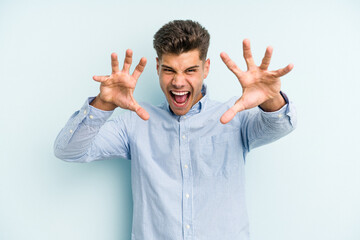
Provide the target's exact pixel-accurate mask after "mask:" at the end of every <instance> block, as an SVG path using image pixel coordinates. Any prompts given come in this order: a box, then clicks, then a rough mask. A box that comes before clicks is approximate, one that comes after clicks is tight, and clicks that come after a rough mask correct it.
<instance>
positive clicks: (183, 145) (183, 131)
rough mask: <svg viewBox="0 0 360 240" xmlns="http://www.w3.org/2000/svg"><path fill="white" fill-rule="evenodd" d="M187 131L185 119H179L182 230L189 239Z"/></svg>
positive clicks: (189, 177) (190, 233)
mask: <svg viewBox="0 0 360 240" xmlns="http://www.w3.org/2000/svg"><path fill="white" fill-rule="evenodd" d="M188 134H189V131H188V124H187V121H185V118H184V119H180V131H179V140H180V154H181V156H180V159H181V166H182V177H183V188H182V205H183V206H182V209H183V213H182V214H183V231H184V236H185V239H191V238H192V235H193V230H192V229H193V228H192V227H191V226H192V198H191V194H192V185H193V178H192V171H191V165H190V148H189V135H188Z"/></svg>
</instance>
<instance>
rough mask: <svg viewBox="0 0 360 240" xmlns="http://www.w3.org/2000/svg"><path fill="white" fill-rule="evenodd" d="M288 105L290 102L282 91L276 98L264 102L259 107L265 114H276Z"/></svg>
mask: <svg viewBox="0 0 360 240" xmlns="http://www.w3.org/2000/svg"><path fill="white" fill-rule="evenodd" d="M287 103H288V100H287V97H286V95H285V94H284V93H282V92H281V91H280V92H279V94H278V95H277V96H276V97H274V98H272V99H269V100H267V101H266V102H263V103H262V104H260V105H259V107H260V108H261V109H262V110H263V111H265V112H275V111H278V110H279V109H281V108H282V107H283V106H284V105H285V104H287Z"/></svg>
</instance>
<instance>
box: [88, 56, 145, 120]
mask: <svg viewBox="0 0 360 240" xmlns="http://www.w3.org/2000/svg"><path fill="white" fill-rule="evenodd" d="M132 54H133V53H132V51H131V50H130V49H128V50H126V56H125V60H124V66H123V68H122V70H121V71H120V69H119V61H118V57H117V55H116V53H112V54H111V68H112V73H111V75H110V76H109V75H108V76H94V77H93V79H94V80H95V81H97V82H100V83H101V85H100V93H99V95H98V96H97V97H96V98H95V100H94V101H92V103H91V105H93V106H94V107H96V108H99V109H102V110H114V109H115V108H116V107H121V108H123V109H129V110H132V111H134V112H136V113H137V115H138V116H139V117H140V118H142V119H143V120H148V119H149V114H148V113H147V112H146V110H145V109H143V108H142V107H140V105H139V104H138V103H137V102H136V101H135V99H134V96H133V93H134V90H135V86H136V83H137V80H138V79H139V77H140V75H141V73H142V72H143V71H144V68H145V65H146V58H144V57H143V58H141V59H140V62H139V64H138V65H137V66H136V68H135V70H134V72H133V74H132V75H130V73H129V71H130V66H131V63H132Z"/></svg>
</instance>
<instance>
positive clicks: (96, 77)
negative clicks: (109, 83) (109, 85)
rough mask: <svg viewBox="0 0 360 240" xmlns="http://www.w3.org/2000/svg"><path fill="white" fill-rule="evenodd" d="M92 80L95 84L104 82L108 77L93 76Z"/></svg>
mask: <svg viewBox="0 0 360 240" xmlns="http://www.w3.org/2000/svg"><path fill="white" fill-rule="evenodd" d="M93 79H94V80H95V81H97V82H105V81H106V80H108V79H109V76H108V75H107V76H93Z"/></svg>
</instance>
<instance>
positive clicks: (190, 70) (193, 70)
mask: <svg viewBox="0 0 360 240" xmlns="http://www.w3.org/2000/svg"><path fill="white" fill-rule="evenodd" d="M186 72H188V73H193V72H196V69H189V70H187V71H186Z"/></svg>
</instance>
